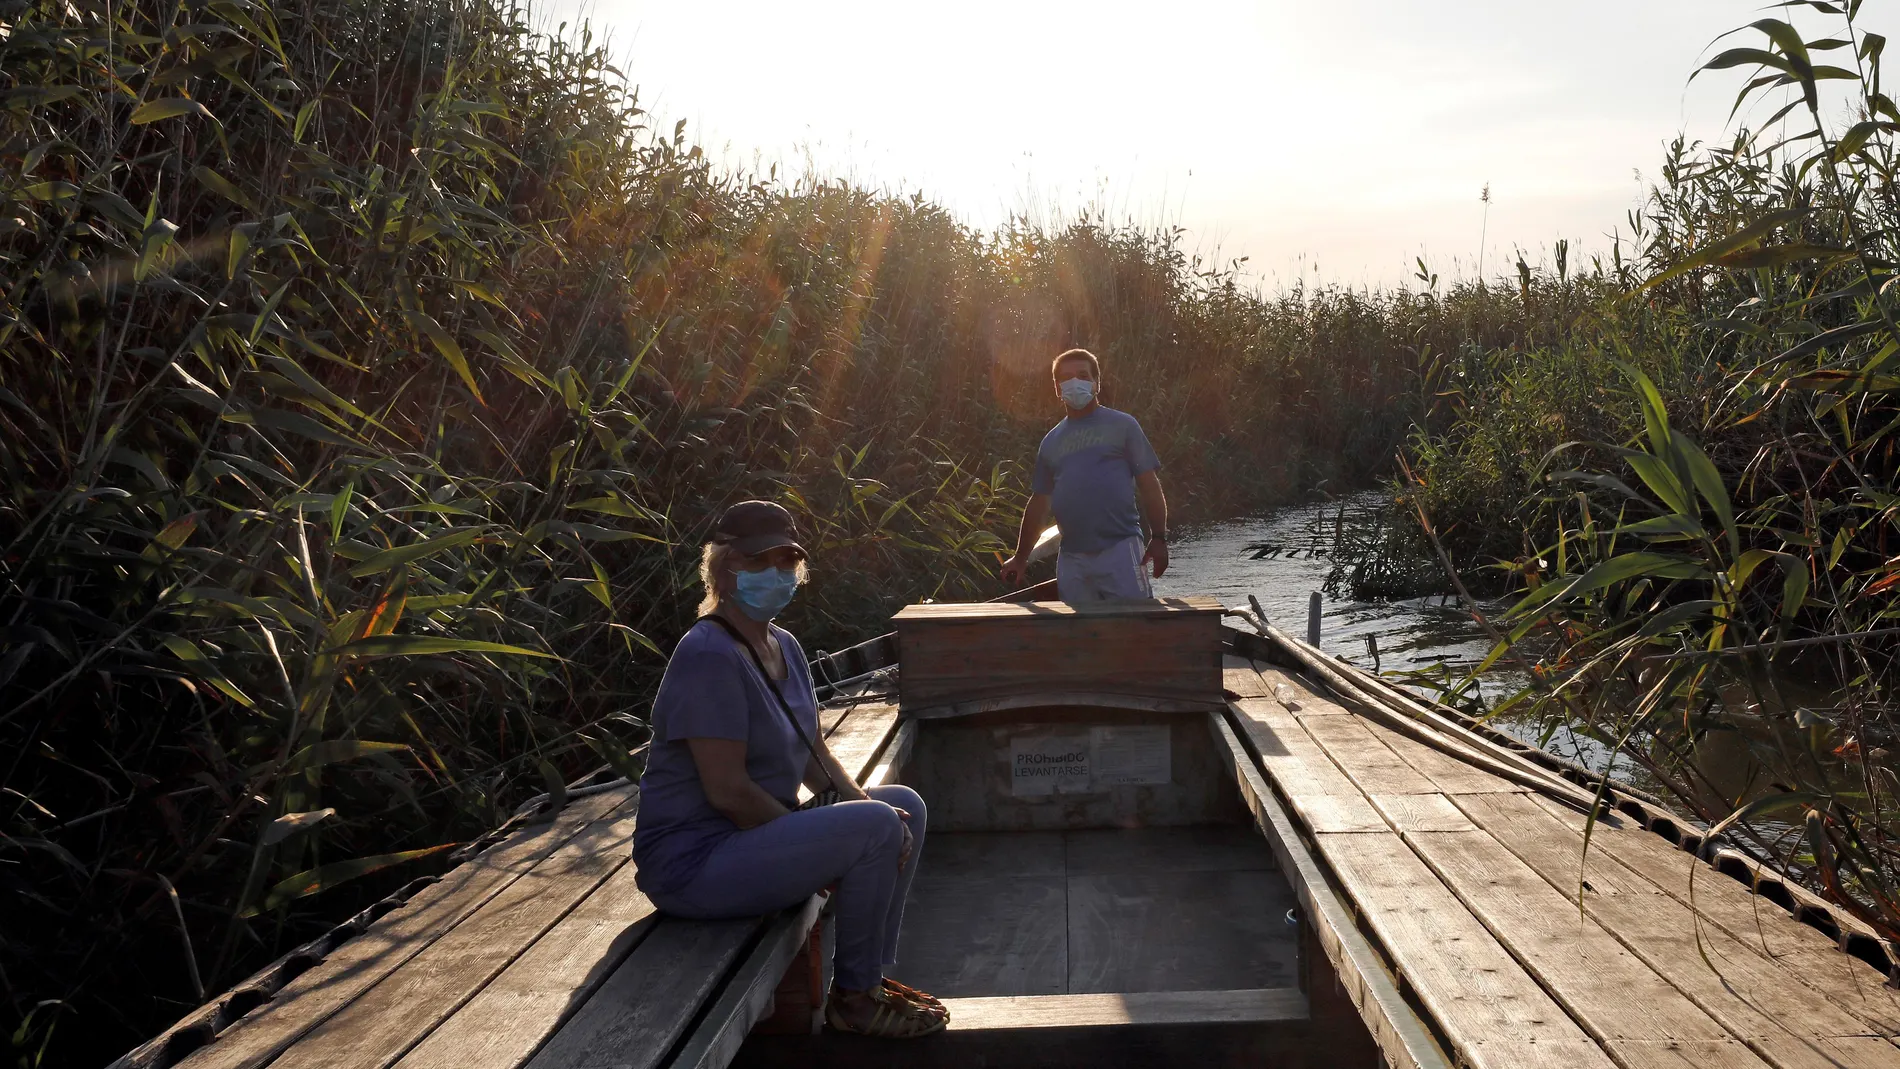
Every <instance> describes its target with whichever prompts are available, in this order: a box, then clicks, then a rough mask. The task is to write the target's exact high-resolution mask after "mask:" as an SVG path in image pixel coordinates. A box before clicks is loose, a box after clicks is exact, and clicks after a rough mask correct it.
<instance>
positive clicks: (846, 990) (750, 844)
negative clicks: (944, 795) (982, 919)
mask: <svg viewBox="0 0 1900 1069" xmlns="http://www.w3.org/2000/svg"><path fill="white" fill-rule="evenodd" d="M805 558H806V554H805V550H804V549H803V548H802V547H801V546H799V544H798V540H797V532H796V530H795V528H794V526H793V523H792V514H791V513H789V512H787V511H785V510H784V509H783V508H780V507H779V506H777V505H775V504H772V503H771V502H768V501H742V502H740V503H739V504H737V505H734V506H732V507H731V508H729V509H727V510H726V512H725V514H724V515H723V516H721V517H720V520H719V525H718V527H717V529H716V530H715V532H714V535H713V540H712V541H711V542H710V543H708V544H707V545H706V547H705V551H704V554H703V556H702V558H701V561H700V578H701V579H702V580H703V581H704V582H705V584H706V598H705V600H704V601H703V602H701V603H700V606H699V611H700V615H701V619H700V621H699V623H697V624H695V625H694V626H693V628H692V629H691V630H689V631H688V632H686V634H685V636H684V637H682V638H681V639H680V642H679V645H678V646H677V647H676V648H675V649H674V650H673V656H672V659H671V660H669V661H668V662H667V665H666V675H665V677H664V678H663V679H662V680H661V681H660V691H659V695H658V696H657V697H656V698H655V699H654V702H653V742H652V746H651V749H650V751H649V753H648V756H647V767H646V773H645V774H644V775H643V776H641V777H640V813H639V817H638V823H637V826H636V828H635V831H634V837H633V858H634V861H635V863H636V864H638V865H639V872H638V880H639V884H640V889H641V890H642V891H644V892H645V893H646V895H647V897H648V898H650V899H651V900H652V901H653V904H654V905H656V906H658V907H659V908H660V909H661V910H663V911H665V912H667V913H672V914H677V915H679V916H683V917H693V918H698V919H713V918H723V917H749V916H758V915H760V914H763V913H768V912H771V911H773V910H777V909H783V908H785V907H787V906H791V905H795V904H797V903H799V902H803V901H804V900H805V899H807V898H809V897H810V896H811V895H812V894H814V893H816V892H817V891H818V890H820V889H821V888H824V887H827V886H830V885H832V884H834V883H835V884H836V885H837V890H836V900H835V916H836V918H837V950H836V952H835V954H834V957H833V967H834V973H835V980H834V982H833V985H832V989H831V995H830V997H829V998H828V999H827V1000H826V1005H825V1021H826V1023H827V1024H829V1025H830V1026H831V1027H832V1028H834V1029H837V1030H839V1031H844V1032H854V1033H859V1034H862V1035H873V1036H885V1037H889V1038H898V1039H908V1038H912V1037H915V1036H922V1035H928V1034H930V1033H932V1032H937V1031H941V1030H942V1029H943V1027H944V1023H945V1022H946V1021H947V1020H948V1019H949V1011H947V1010H946V1009H944V1006H943V1003H941V1002H939V1001H938V1000H937V999H935V998H932V997H931V996H929V995H926V994H923V993H922V992H920V991H915V990H913V989H911V988H909V987H906V986H904V985H903V984H900V983H898V982H896V981H894V980H890V979H887V978H886V977H885V976H884V968H885V967H886V966H888V965H890V964H891V963H893V962H894V961H896V960H897V932H898V928H899V927H900V925H901V924H902V922H903V917H904V899H905V897H906V896H907V894H908V893H909V890H910V881H911V877H912V876H914V875H916V872H917V859H918V855H919V853H920V852H921V850H922V848H923V843H924V819H925V817H924V803H923V800H922V799H921V798H919V797H917V793H916V792H915V791H913V790H911V789H910V788H908V787H899V786H894V785H893V786H883V787H872V788H871V789H870V790H868V791H867V790H865V789H863V788H861V787H859V786H858V784H857V782H856V781H855V780H854V779H853V778H852V776H851V774H850V772H848V771H846V770H845V769H844V768H843V767H842V766H840V765H839V763H838V760H837V759H836V758H835V757H833V756H832V755H831V753H830V751H829V750H827V749H826V748H825V742H824V737H823V734H822V733H821V732H820V730H819V727H818V700H817V694H816V693H815V692H814V690H813V688H812V681H811V673H810V670H809V668H808V667H807V666H806V663H805V654H804V651H802V650H801V649H799V646H798V640H797V639H795V638H793V637H792V636H791V634H790V633H789V632H787V631H785V630H784V629H782V628H779V627H774V626H773V625H772V624H771V623H770V621H771V619H772V617H774V616H777V615H778V614H779V612H780V611H782V610H783V609H784V608H785V606H786V605H787V604H788V603H790V601H791V600H792V594H793V592H794V591H796V590H797V588H798V584H799V583H800V582H802V581H803V579H804V577H805V574H806V564H805ZM801 782H802V783H804V784H806V785H807V786H809V787H811V788H812V789H813V791H814V792H823V791H833V790H835V791H836V792H837V795H838V800H837V801H836V802H833V803H832V804H828V805H822V806H818V807H816V808H810V809H798V808H797V802H796V798H797V793H798V786H799V784H800V783H801ZM827 797H828V796H827Z"/></svg>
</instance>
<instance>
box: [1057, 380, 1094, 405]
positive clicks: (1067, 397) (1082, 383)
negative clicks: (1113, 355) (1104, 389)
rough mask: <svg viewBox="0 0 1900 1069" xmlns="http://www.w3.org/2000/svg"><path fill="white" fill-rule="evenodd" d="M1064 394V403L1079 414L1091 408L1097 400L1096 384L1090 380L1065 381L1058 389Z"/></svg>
mask: <svg viewBox="0 0 1900 1069" xmlns="http://www.w3.org/2000/svg"><path fill="white" fill-rule="evenodd" d="M1056 389H1058V390H1060V391H1061V393H1062V403H1063V404H1065V405H1068V406H1069V407H1070V408H1072V409H1074V410H1076V411H1077V412H1080V411H1082V410H1083V409H1085V408H1087V407H1088V406H1089V402H1090V401H1093V400H1095V384H1094V383H1093V382H1090V381H1089V380H1088V379H1063V380H1062V385H1060V386H1058V387H1056Z"/></svg>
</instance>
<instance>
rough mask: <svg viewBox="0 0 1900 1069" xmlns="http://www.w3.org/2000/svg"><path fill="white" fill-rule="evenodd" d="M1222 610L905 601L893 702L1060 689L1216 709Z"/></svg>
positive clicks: (1175, 604)
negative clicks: (907, 603) (909, 602)
mask: <svg viewBox="0 0 1900 1069" xmlns="http://www.w3.org/2000/svg"><path fill="white" fill-rule="evenodd" d="M1221 612H1222V608H1221V604H1220V602H1218V601H1216V600H1215V599H1213V598H1209V597H1186V598H1157V599H1152V600H1147V601H1124V602H1104V603H1101V604H1097V605H1070V604H1068V603H1066V602H1060V601H1029V602H986V603H983V604H975V605H969V604H941V605H938V604H924V605H910V606H906V607H905V608H904V609H903V610H902V611H900V612H899V613H898V614H897V616H896V618H895V619H896V622H897V637H898V649H899V657H900V663H901V665H902V669H901V670H900V671H899V673H898V694H899V698H900V700H901V702H902V705H903V707H904V708H905V709H906V710H922V709H928V708H941V707H944V706H972V708H970V709H969V710H968V711H978V710H977V709H976V708H974V706H980V705H983V704H985V703H996V702H1001V703H1002V704H1001V705H998V706H997V707H999V708H1001V707H1008V705H1009V704H1011V702H1010V701H1009V699H1012V698H1017V699H1030V698H1034V697H1036V696H1053V695H1062V694H1068V695H1091V696H1110V697H1120V698H1124V699H1127V700H1128V703H1129V704H1131V705H1133V706H1134V707H1138V708H1139V707H1143V706H1144V705H1145V706H1146V707H1152V708H1189V707H1192V706H1194V705H1195V704H1197V703H1207V704H1208V705H1209V706H1210V707H1218V706H1219V704H1220V702H1221V630H1220V621H1221ZM1118 704H1119V703H1118Z"/></svg>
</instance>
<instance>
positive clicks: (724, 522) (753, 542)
mask: <svg viewBox="0 0 1900 1069" xmlns="http://www.w3.org/2000/svg"><path fill="white" fill-rule="evenodd" d="M712 540H713V541H714V542H715V543H718V544H719V545H726V546H731V547H732V548H734V549H736V550H738V551H739V552H741V553H743V554H745V555H746V556H748V557H755V556H757V555H759V554H761V553H764V552H765V551H766V550H768V549H777V548H778V547H780V546H789V547H791V548H792V549H795V550H797V551H798V555H799V556H801V557H806V556H810V554H808V553H806V552H805V547H804V546H801V545H799V544H798V525H797V524H795V523H793V522H792V514H791V513H789V512H787V511H785V509H784V508H783V507H782V506H779V505H775V504H773V503H772V502H770V501H741V502H739V503H738V504H736V505H734V506H732V507H731V508H728V509H727V510H726V511H725V514H724V515H722V516H720V517H719V526H717V527H715V528H713V539H712Z"/></svg>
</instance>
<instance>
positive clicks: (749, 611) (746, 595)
mask: <svg viewBox="0 0 1900 1069" xmlns="http://www.w3.org/2000/svg"><path fill="white" fill-rule="evenodd" d="M733 578H734V584H733V590H732V596H733V600H734V601H737V602H738V603H739V611H740V612H743V613H745V614H746V615H747V616H750V617H752V618H753V619H754V620H757V621H759V622H760V623H764V622H765V621H767V620H770V619H771V618H772V617H774V616H777V615H778V614H779V613H781V612H784V611H785V606H787V605H790V604H791V603H792V595H793V594H795V593H797V592H798V569H797V568H761V569H759V570H758V571H756V572H748V571H743V570H742V571H738V572H735V573H733Z"/></svg>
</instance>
